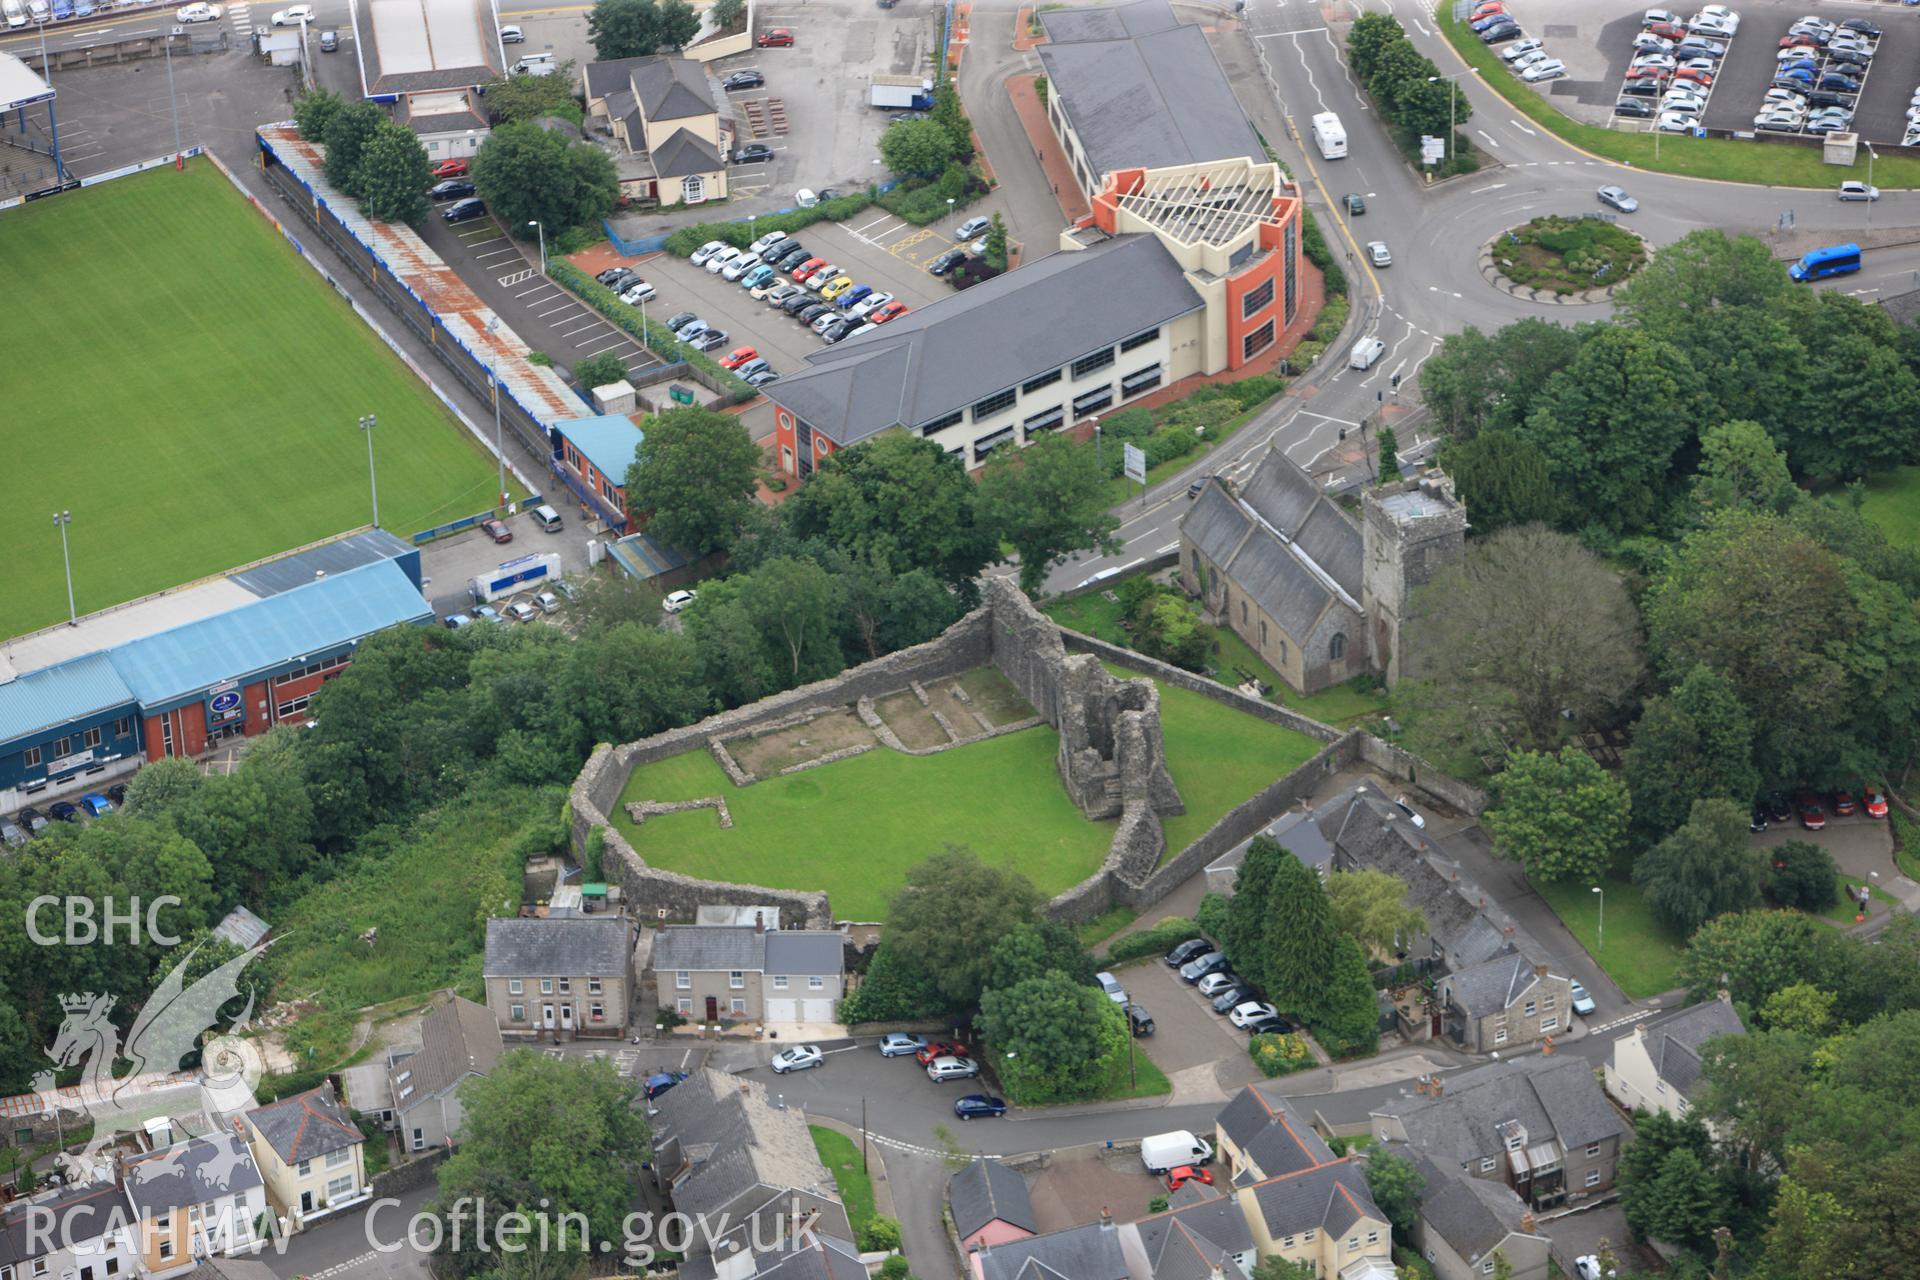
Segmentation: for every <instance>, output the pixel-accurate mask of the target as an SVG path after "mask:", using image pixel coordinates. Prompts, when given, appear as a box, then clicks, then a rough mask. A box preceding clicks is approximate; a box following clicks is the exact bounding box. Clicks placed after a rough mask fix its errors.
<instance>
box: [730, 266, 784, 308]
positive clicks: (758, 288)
mask: <svg viewBox="0 0 1920 1280" xmlns="http://www.w3.org/2000/svg"><path fill="white" fill-rule="evenodd" d="M762 265H763V266H764V265H765V264H764V263H763V264H762ZM756 274H758V273H756ZM740 283H741V284H742V285H746V283H747V282H746V281H744V280H742V281H741V282H740ZM786 287H787V282H786V280H785V279H784V278H783V277H781V276H780V275H779V273H777V272H775V271H774V270H773V268H772V267H768V268H767V278H766V279H764V280H762V281H761V282H760V283H758V284H756V285H750V286H747V296H748V297H749V298H754V299H764V298H765V297H766V296H767V295H768V294H770V293H772V292H773V291H774V290H775V289H784V288H786Z"/></svg>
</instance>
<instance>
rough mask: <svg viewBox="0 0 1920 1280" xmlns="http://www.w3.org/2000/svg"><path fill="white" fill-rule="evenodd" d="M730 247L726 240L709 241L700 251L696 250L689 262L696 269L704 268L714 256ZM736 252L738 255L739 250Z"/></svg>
mask: <svg viewBox="0 0 1920 1280" xmlns="http://www.w3.org/2000/svg"><path fill="white" fill-rule="evenodd" d="M730 247H731V246H729V245H728V244H727V242H726V241H725V240H709V241H707V242H706V243H705V244H703V245H701V246H700V247H699V248H698V249H695V250H694V251H693V256H692V257H690V258H688V259H687V261H688V262H689V263H691V264H693V265H694V266H696V267H704V266H706V265H707V262H708V260H709V259H711V258H712V257H713V255H714V254H716V253H719V252H720V251H721V250H722V249H726V248H730ZM734 252H736V253H738V252H739V250H737V249H736V250H734Z"/></svg>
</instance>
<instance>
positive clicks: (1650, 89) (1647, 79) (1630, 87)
mask: <svg viewBox="0 0 1920 1280" xmlns="http://www.w3.org/2000/svg"><path fill="white" fill-rule="evenodd" d="M1665 87H1666V86H1665V85H1663V84H1662V83H1661V82H1660V81H1659V80H1658V79H1656V78H1654V77H1652V76H1642V77H1640V78H1639V79H1637V80H1629V81H1627V82H1626V83H1625V84H1623V85H1621V86H1620V92H1621V93H1625V94H1632V95H1633V96H1634V97H1637V98H1652V97H1656V96H1658V94H1659V92H1660V90H1661V89H1663V88H1665ZM1622 101H1625V99H1622ZM1639 114H1641V115H1645V114H1647V113H1646V112H1640V113H1639Z"/></svg>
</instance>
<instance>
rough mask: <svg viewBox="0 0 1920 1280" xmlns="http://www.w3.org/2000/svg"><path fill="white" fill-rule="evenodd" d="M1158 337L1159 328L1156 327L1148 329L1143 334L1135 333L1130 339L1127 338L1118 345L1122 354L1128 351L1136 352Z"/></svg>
mask: <svg viewBox="0 0 1920 1280" xmlns="http://www.w3.org/2000/svg"><path fill="white" fill-rule="evenodd" d="M1159 336H1160V328H1159V326H1158V325H1156V326H1154V327H1153V328H1151V329H1148V330H1147V331H1146V332H1145V333H1136V334H1134V335H1133V336H1132V337H1131V338H1128V339H1127V340H1126V341H1125V342H1123V343H1121V344H1120V350H1121V352H1122V353H1123V354H1124V353H1125V352H1128V351H1135V350H1138V349H1139V348H1141V347H1144V346H1146V345H1147V344H1148V343H1149V342H1152V341H1153V340H1154V339H1155V338H1157V337H1159Z"/></svg>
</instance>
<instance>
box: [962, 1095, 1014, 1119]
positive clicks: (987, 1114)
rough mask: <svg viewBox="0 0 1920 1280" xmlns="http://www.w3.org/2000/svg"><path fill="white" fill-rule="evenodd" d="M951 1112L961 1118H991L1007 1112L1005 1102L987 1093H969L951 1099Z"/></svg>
mask: <svg viewBox="0 0 1920 1280" xmlns="http://www.w3.org/2000/svg"><path fill="white" fill-rule="evenodd" d="M953 1114H954V1115H956V1116H959V1117H960V1118H961V1119H962V1120H992V1119H995V1118H996V1117H999V1116H1003V1115H1005V1114H1007V1104H1006V1103H1005V1102H1003V1101H1001V1100H1000V1099H999V1098H996V1097H994V1096H993V1095H992V1094H989V1093H970V1094H968V1095H967V1096H966V1097H964V1098H955V1099H954V1100H953Z"/></svg>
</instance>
